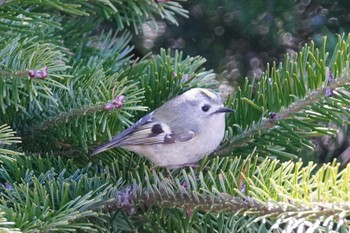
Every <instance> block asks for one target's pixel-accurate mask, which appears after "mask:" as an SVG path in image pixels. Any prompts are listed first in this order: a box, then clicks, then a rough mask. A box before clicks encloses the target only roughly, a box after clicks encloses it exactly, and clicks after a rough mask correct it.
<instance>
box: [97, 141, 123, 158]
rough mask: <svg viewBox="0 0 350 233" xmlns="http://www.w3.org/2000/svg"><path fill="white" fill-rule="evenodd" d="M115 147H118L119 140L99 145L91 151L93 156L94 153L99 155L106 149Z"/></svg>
mask: <svg viewBox="0 0 350 233" xmlns="http://www.w3.org/2000/svg"><path fill="white" fill-rule="evenodd" d="M114 147H118V141H114V140H112V141H110V142H108V143H106V144H103V145H101V146H99V147H97V148H96V149H95V150H94V151H93V152H92V153H91V156H94V155H97V154H99V153H101V152H103V151H106V150H109V149H112V148H114Z"/></svg>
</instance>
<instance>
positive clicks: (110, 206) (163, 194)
mask: <svg viewBox="0 0 350 233" xmlns="http://www.w3.org/2000/svg"><path fill="white" fill-rule="evenodd" d="M254 160H256V159H255V158H253V159H247V160H242V159H239V158H236V159H234V160H231V161H230V164H231V165H230V168H231V166H237V165H238V164H241V165H240V167H241V169H239V171H234V170H231V169H230V168H228V167H227V168H223V169H224V170H220V171H218V172H215V173H216V174H217V173H218V174H219V175H215V174H213V173H211V172H210V171H208V172H205V173H202V172H199V174H196V173H195V172H193V171H190V172H189V173H186V172H184V171H182V173H181V175H180V176H175V177H173V176H172V175H170V177H168V176H167V177H163V175H162V173H155V172H153V174H152V175H150V174H149V175H150V176H149V177H148V176H146V180H145V183H144V184H141V183H140V181H139V180H138V179H135V180H134V182H133V184H132V185H130V186H125V187H124V188H123V189H119V191H117V192H116V193H115V194H114V195H115V200H114V201H111V202H109V203H107V204H106V206H105V208H104V211H116V210H119V209H121V210H124V211H126V212H128V213H129V214H131V215H135V214H136V213H137V211H141V209H142V206H147V207H154V206H156V207H158V208H161V209H163V208H164V209H172V208H181V209H187V210H190V214H192V215H193V214H194V215H196V214H197V213H200V212H202V211H203V212H217V213H226V214H227V215H233V216H249V217H250V221H251V222H250V224H253V223H255V222H257V221H269V222H271V221H272V222H274V227H275V228H276V227H279V228H285V229H287V228H289V229H290V230H296V229H300V228H302V227H305V226H307V227H308V228H312V227H315V229H323V228H326V229H332V228H333V227H334V226H336V228H337V229H344V228H345V229H348V228H349V220H348V219H347V218H348V217H349V216H350V203H349V193H348V192H349V190H350V183H349V180H348V179H346V178H347V177H349V175H350V166H347V167H346V169H344V170H342V171H339V164H336V163H333V164H325V165H323V166H322V167H321V169H319V170H317V167H316V166H315V165H314V164H312V163H309V164H308V166H305V167H303V166H302V162H297V163H293V162H286V163H279V162H278V161H276V160H268V159H266V160H264V161H263V162H262V163H260V164H259V166H253V167H251V166H249V165H252V164H256V162H255V161H254ZM217 161H219V160H217ZM214 166H217V164H213V167H214ZM245 167H246V168H248V169H249V171H248V170H244V168H245ZM226 169H228V170H226ZM312 173H314V175H311V174H312ZM239 174H240V175H239ZM242 177H243V180H242V181H243V182H240V180H241V179H242ZM237 185H238V186H237ZM140 208H141V209H140ZM146 211H147V208H146ZM296 222H299V224H296ZM292 223H293V224H292ZM308 224H309V225H308ZM348 230H349V229H348ZM289 232H291V231H289Z"/></svg>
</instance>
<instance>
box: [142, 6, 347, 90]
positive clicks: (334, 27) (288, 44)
mask: <svg viewBox="0 0 350 233" xmlns="http://www.w3.org/2000/svg"><path fill="white" fill-rule="evenodd" d="M183 6H184V8H185V9H188V10H189V17H190V18H189V19H186V18H179V24H180V25H181V27H178V26H176V25H169V24H166V23H165V22H163V21H158V24H157V27H152V26H151V25H150V24H147V23H144V24H143V28H142V29H143V30H142V33H141V34H140V35H139V37H138V38H137V39H136V40H138V41H137V42H136V44H137V50H138V51H139V52H140V53H141V54H146V53H148V52H150V51H152V52H154V53H158V52H159V49H160V47H165V48H174V49H180V50H182V51H183V52H184V53H185V55H191V56H196V55H198V54H201V55H202V56H203V57H205V58H206V59H207V63H206V64H205V66H206V67H207V68H212V69H214V71H215V72H216V73H219V74H220V76H219V77H220V78H221V79H222V80H225V81H227V83H229V84H230V85H232V86H236V85H237V83H238V84H240V83H242V81H243V78H244V77H246V76H248V77H250V78H253V77H260V75H261V73H262V72H263V71H264V70H265V68H266V64H267V63H271V62H273V61H277V62H278V61H281V60H282V59H283V57H284V55H285V53H296V52H297V51H299V50H300V48H301V47H302V46H303V45H304V44H305V43H308V42H309V41H310V40H314V41H315V42H316V44H317V45H320V44H321V41H322V38H323V36H325V35H326V36H328V42H329V43H328V46H329V47H331V48H334V46H335V43H336V42H337V38H336V34H337V33H340V34H341V33H345V34H346V33H348V32H349V31H350V24H349V23H350V13H349V12H350V1H348V0H339V1H333V0H298V1H277V0H266V1H261V0H235V1H232V0H206V1H203V0H193V1H187V2H184V3H183Z"/></svg>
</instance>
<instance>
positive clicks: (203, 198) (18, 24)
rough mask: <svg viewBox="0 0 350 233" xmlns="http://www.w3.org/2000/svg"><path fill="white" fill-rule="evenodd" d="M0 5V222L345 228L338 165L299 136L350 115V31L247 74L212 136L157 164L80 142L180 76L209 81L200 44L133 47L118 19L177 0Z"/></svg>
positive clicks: (150, 17) (148, 228) (169, 15)
mask: <svg viewBox="0 0 350 233" xmlns="http://www.w3.org/2000/svg"><path fill="white" fill-rule="evenodd" d="M48 12H49V13H48ZM0 13H1V15H2V17H1V19H0V30H1V32H2V33H1V36H0V108H1V110H0V162H1V163H0V182H1V183H2V184H1V185H0V232H49V231H53V232H128V231H138V232H139V231H142V232H282V231H283V232H296V231H299V232H303V231H307V232H315V231H316V232H332V231H333V232H334V231H339V232H347V231H349V230H350V229H349V228H350V227H349V220H348V219H349V217H350V209H349V205H350V202H349V197H350V193H349V192H350V180H349V177H350V167H349V166H346V167H341V166H340V165H339V163H338V162H337V161H334V162H332V163H327V164H323V165H318V164H316V163H314V162H312V161H310V160H313V158H312V153H313V150H314V144H313V143H312V139H314V138H316V137H319V136H321V135H329V136H335V134H336V132H337V129H338V127H343V126H344V125H345V124H348V122H349V115H350V108H349V107H348V105H349V103H350V97H349V92H350V85H349V61H350V36H348V37H346V36H339V38H338V43H337V47H335V48H333V50H332V51H326V45H327V41H326V39H325V40H324V42H323V47H321V48H316V46H315V45H314V44H313V42H311V43H310V44H309V45H305V46H304V48H303V49H302V50H301V51H300V52H299V53H298V54H296V55H286V58H285V61H284V62H283V63H281V64H278V65H277V64H272V65H271V67H269V68H268V69H267V71H266V72H265V73H264V74H263V75H262V76H261V77H259V78H256V79H255V80H254V81H249V80H248V79H247V80H246V81H245V83H244V85H243V86H242V87H240V88H239V89H238V90H237V92H236V93H235V94H234V95H232V96H230V97H228V99H227V101H226V104H227V105H228V106H231V107H233V108H235V109H236V113H235V114H232V115H229V116H228V120H227V131H226V135H225V139H224V142H223V143H222V144H221V146H220V148H218V150H217V151H216V152H215V153H214V154H213V155H210V156H208V157H206V158H205V159H203V161H201V163H200V167H199V168H198V169H192V168H183V169H178V170H172V171H169V170H167V169H164V168H156V169H151V168H152V164H151V163H150V162H149V161H148V160H146V159H145V158H143V157H140V156H139V155H136V154H133V153H131V152H128V151H124V150H122V149H114V150H111V151H107V152H105V153H103V154H101V155H99V156H98V157H91V156H90V150H91V149H92V148H95V146H96V145H98V144H99V143H102V142H105V141H107V140H108V139H110V138H111V137H112V136H113V135H115V134H117V133H118V132H120V131H121V130H122V129H124V128H125V127H127V126H128V125H130V124H131V123H132V122H134V121H135V120H137V119H138V118H139V117H141V116H142V115H144V114H145V111H146V110H152V109H155V108H157V107H158V106H160V105H161V104H162V103H164V102H165V101H167V100H168V99H170V98H172V97H174V96H176V95H178V94H180V93H182V92H184V91H185V90H187V89H189V88H192V87H207V88H212V89H216V88H217V82H216V81H215V75H214V74H213V73H212V71H207V70H205V69H204V68H203V64H204V62H205V59H204V58H201V57H199V56H197V57H185V56H183V54H182V53H181V52H180V51H171V50H168V51H167V50H161V51H160V53H159V54H158V55H157V54H155V55H150V56H148V57H145V58H137V57H135V56H134V55H133V47H132V45H130V43H131V42H130V41H131V33H130V32H128V30H131V31H132V32H134V33H138V31H139V27H140V25H141V24H142V23H143V22H146V21H151V22H153V23H155V20H156V19H157V18H163V19H165V20H168V21H169V22H172V23H176V17H175V16H187V11H186V10H184V9H182V7H181V5H180V4H179V3H178V2H174V1H165V0H164V1H161V0H158V1H151V0H143V1H123V0H110V1H108V0H98V1H85V0H76V1H73V3H72V1H58V0H54V1H35V0H33V1H16V0H13V1H3V2H0ZM121 96H123V97H125V100H124V101H123V102H122V104H121V105H122V106H118V107H114V108H112V109H110V108H109V107H108V104H109V103H111V102H112V101H113V100H115V98H116V97H121ZM298 158H299V159H298ZM300 158H302V159H300ZM309 161H310V162H309Z"/></svg>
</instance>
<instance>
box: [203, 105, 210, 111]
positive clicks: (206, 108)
mask: <svg viewBox="0 0 350 233" xmlns="http://www.w3.org/2000/svg"><path fill="white" fill-rule="evenodd" d="M209 108H210V105H209V104H206V105H203V107H202V110H203V112H208V110H209Z"/></svg>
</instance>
